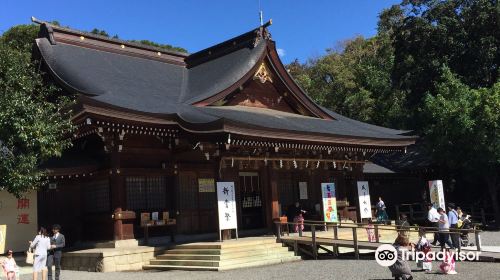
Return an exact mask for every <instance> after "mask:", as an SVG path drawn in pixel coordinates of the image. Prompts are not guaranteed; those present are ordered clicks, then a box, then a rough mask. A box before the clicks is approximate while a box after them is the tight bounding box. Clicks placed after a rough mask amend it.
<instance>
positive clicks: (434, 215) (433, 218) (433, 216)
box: [427, 207, 439, 223]
mask: <svg viewBox="0 0 500 280" xmlns="http://www.w3.org/2000/svg"><path fill="white" fill-rule="evenodd" d="M427 220H429V222H431V223H437V221H439V213H438V211H437V210H436V208H434V207H432V208H431V210H429V212H428V213H427Z"/></svg>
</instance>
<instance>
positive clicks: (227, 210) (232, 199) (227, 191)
mask: <svg viewBox="0 0 500 280" xmlns="http://www.w3.org/2000/svg"><path fill="white" fill-rule="evenodd" d="M235 195H236V194H235V189H234V182H217V200H218V203H217V205H218V208H219V230H223V229H233V228H234V229H236V230H238V222H237V219H236V196H235Z"/></svg>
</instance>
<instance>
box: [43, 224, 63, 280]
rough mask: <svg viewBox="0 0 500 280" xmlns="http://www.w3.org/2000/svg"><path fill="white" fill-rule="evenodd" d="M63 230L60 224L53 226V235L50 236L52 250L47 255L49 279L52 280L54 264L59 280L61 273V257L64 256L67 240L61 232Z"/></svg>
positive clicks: (57, 279)
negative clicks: (63, 250) (63, 251)
mask: <svg viewBox="0 0 500 280" xmlns="http://www.w3.org/2000/svg"><path fill="white" fill-rule="evenodd" d="M60 230H61V226H60V225H57V224H56V225H53V226H52V233H53V234H54V235H52V237H51V238H50V250H49V252H48V256H47V269H48V273H47V275H48V279H49V280H52V279H54V278H52V265H54V266H55V267H56V273H55V276H56V280H59V275H60V274H61V257H62V249H63V248H64V246H65V245H66V240H65V239H64V235H63V234H62V233H60V232H59V231H60Z"/></svg>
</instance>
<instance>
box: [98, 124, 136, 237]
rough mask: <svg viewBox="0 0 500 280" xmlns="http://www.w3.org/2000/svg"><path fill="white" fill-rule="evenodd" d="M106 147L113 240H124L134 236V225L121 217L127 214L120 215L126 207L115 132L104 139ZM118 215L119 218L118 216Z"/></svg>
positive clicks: (117, 137)
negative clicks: (107, 152)
mask: <svg viewBox="0 0 500 280" xmlns="http://www.w3.org/2000/svg"><path fill="white" fill-rule="evenodd" d="M105 142H106V147H107V149H108V151H109V160H110V162H109V167H110V168H109V170H110V171H109V173H110V174H109V184H110V196H111V207H112V209H113V213H114V215H113V217H114V219H113V228H114V240H124V239H132V238H134V225H133V221H129V220H126V219H122V218H121V217H125V216H129V215H122V214H121V213H123V212H124V211H123V209H126V207H127V205H126V198H125V178H124V177H123V176H122V175H121V171H120V166H121V164H120V149H119V146H120V145H121V141H120V138H119V136H118V134H117V133H115V134H113V135H109V136H108V139H106V141H105ZM118 217H120V218H118Z"/></svg>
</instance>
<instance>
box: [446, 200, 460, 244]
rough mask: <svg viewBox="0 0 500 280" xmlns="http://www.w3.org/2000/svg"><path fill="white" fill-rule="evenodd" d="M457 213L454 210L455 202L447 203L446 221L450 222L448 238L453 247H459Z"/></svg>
mask: <svg viewBox="0 0 500 280" xmlns="http://www.w3.org/2000/svg"><path fill="white" fill-rule="evenodd" d="M458 219H459V217H458V213H457V211H456V210H455V204H453V203H449V204H448V223H449V224H450V232H451V233H450V235H451V237H450V239H451V243H453V247H455V248H457V249H458V248H460V234H459V230H458Z"/></svg>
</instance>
